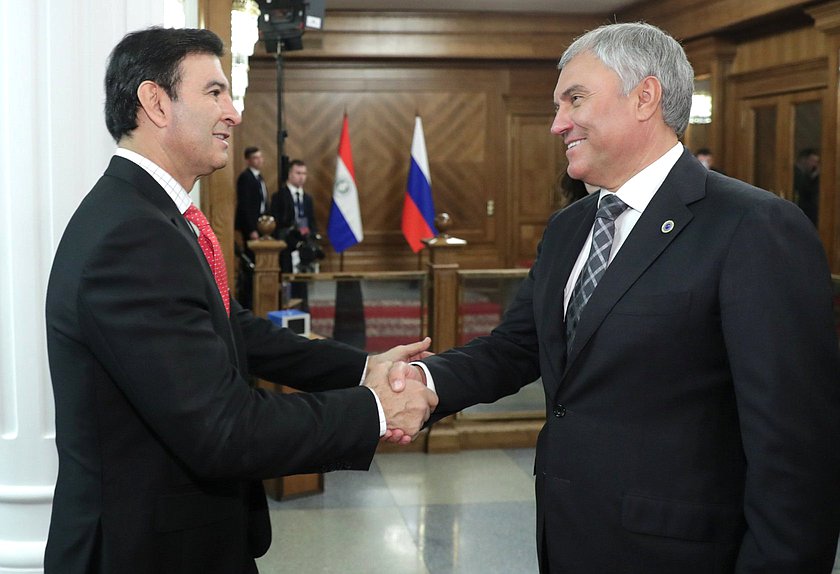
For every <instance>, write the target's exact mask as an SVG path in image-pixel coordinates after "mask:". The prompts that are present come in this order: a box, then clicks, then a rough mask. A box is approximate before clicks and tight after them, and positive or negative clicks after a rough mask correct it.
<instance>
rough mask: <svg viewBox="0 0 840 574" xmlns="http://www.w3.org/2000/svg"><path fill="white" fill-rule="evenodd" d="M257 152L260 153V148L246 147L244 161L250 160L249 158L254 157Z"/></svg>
mask: <svg viewBox="0 0 840 574" xmlns="http://www.w3.org/2000/svg"><path fill="white" fill-rule="evenodd" d="M258 151H260V148H258V147H257V146H255V145H252V146H248V147H246V148H245V159H251V156H252V155H254V154H255V153H257V152H258Z"/></svg>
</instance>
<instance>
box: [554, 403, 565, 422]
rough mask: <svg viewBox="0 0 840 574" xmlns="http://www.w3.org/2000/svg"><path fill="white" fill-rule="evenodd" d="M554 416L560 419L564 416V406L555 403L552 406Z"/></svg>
mask: <svg viewBox="0 0 840 574" xmlns="http://www.w3.org/2000/svg"><path fill="white" fill-rule="evenodd" d="M554 416H555V417H557V418H558V419H561V418H563V417H565V416H566V407H564V406H563V405H557V406H556V407H554Z"/></svg>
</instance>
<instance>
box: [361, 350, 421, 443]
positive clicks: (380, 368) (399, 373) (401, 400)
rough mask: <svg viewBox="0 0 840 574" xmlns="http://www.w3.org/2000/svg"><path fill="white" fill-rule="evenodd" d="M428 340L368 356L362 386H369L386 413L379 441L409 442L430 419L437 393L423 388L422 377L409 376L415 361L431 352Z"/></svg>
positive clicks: (414, 368) (413, 368)
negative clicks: (411, 362)
mask: <svg viewBox="0 0 840 574" xmlns="http://www.w3.org/2000/svg"><path fill="white" fill-rule="evenodd" d="M430 342H431V340H430V339H429V338H428V337H426V338H425V339H424V340H423V341H419V342H417V343H412V344H410V345H399V346H397V347H394V348H393V349H390V350H389V351H386V352H385V353H381V354H379V355H372V356H371V357H370V358H369V359H368V372H367V375H366V376H365V381H364V385H365V386H367V387H369V388H370V389H372V390H373V391H374V392H375V393H376V396H377V397H379V401H380V403H381V404H382V410H383V411H384V412H385V421H386V424H387V430H386V431H385V435H384V436H383V437H382V440H385V441H388V442H393V443H398V444H408V443H409V442H411V441H412V440H414V438H416V437H417V434H418V433H419V432H420V430H421V429H422V428H423V424H424V423H425V422H426V421H427V420H429V417H430V416H431V414H432V412H433V411H434V410H435V407H436V406H437V403H438V397H437V394H435V393H434V392H433V391H430V390H429V389H428V388H426V385H425V384H424V381H423V379H422V377H418V376H412V372H413V371H414V370H418V371H419V369H416V367H411V366H410V365H408V364H407V362H406V361H414V360H417V359H422V358H424V357H428V356H429V355H431V353H429V352H428V351H427V349H428V348H429V343H430Z"/></svg>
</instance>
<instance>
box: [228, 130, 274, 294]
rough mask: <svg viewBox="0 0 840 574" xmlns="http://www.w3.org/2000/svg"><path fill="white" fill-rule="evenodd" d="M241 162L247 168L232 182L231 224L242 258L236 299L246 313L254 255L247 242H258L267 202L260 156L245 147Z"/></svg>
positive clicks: (256, 150)
mask: <svg viewBox="0 0 840 574" xmlns="http://www.w3.org/2000/svg"><path fill="white" fill-rule="evenodd" d="M245 162H246V163H247V164H248V167H246V168H245V169H244V170H242V173H240V174H239V177H238V178H237V179H236V215H235V216H234V224H235V228H236V230H237V231H238V232H239V234H240V235H241V240H242V241H241V245H240V243H239V241H240V238H237V239H236V241H237V244H236V252H237V254H238V255H239V256H240V257H241V254H244V255H245V257H242V258H241V259H242V261H241V263H242V265H240V266H239V269H238V273H237V277H236V279H237V283H236V288H237V289H236V295H237V299H238V300H239V303H241V304H242V306H243V307H245V308H246V309H251V308H252V307H253V303H252V301H251V299H252V298H253V296H252V293H253V289H254V272H253V268H252V267H251V266H250V265H249V264H251V265H252V264H253V261H254V253H253V252H252V251H251V250H250V249H248V241H251V240H253V239H258V238H259V236H260V234H259V232H258V231H257V220H258V219H259V217H260V216H261V215H262V214H264V213H268V211H269V207H270V205H269V198H268V190H267V189H266V187H265V180H264V179H263V176H262V173H261V170H262V166H263V155H262V152H261V151H260V148H258V147H255V146H249V147H246V148H245Z"/></svg>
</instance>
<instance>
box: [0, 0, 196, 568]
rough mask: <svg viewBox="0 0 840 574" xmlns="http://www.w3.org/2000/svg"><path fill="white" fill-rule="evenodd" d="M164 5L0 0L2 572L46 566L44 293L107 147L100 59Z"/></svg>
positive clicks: (50, 431)
mask: <svg viewBox="0 0 840 574" xmlns="http://www.w3.org/2000/svg"><path fill="white" fill-rule="evenodd" d="M163 14H164V0H107V1H105V2H103V1H101V0H99V1H93V0H26V1H17V0H15V1H11V0H2V1H0V574H6V573H12V572H15V573H17V574H20V573H21V572H41V571H42V570H43V568H42V563H43V553H44V546H45V543H46V537H47V529H48V526H49V514H50V505H51V502H52V492H53V486H54V484H55V477H56V472H57V460H56V453H55V426H54V422H53V418H54V409H53V399H52V390H51V387H50V379H49V369H48V365H47V353H46V341H45V335H44V319H43V316H44V295H45V293H46V286H47V279H48V275H49V270H50V264H51V261H52V256H53V253H54V252H55V249H56V246H57V245H58V241H59V239H60V237H61V233H62V231H63V230H64V227H65V225H66V223H67V221H68V219H69V218H70V216H71V215H72V213H73V211H74V210H75V208H76V206H77V205H78V204H79V202H80V201H81V199H82V197H83V196H84V195H85V193H87V191H88V190H89V189H90V187H91V186H92V185H93V183H94V182H95V181H96V180H97V179H98V177H99V176H100V175H101V173H102V171H103V170H104V168H105V166H106V165H107V163H108V161H109V159H110V156H111V154H112V153H113V150H114V143H113V141H112V140H111V139H110V136H109V135H108V132H107V130H106V129H105V122H104V118H103V112H102V105H103V101H104V91H103V87H102V83H103V77H104V71H105V62H106V59H107V56H108V54H109V53H110V51H111V49H112V48H113V46H114V45H115V44H116V43H117V42H118V41H119V40H120V38H122V36H123V35H124V34H125V33H126V32H128V31H131V30H136V29H139V28H144V27H146V26H149V25H152V24H162V23H163ZM187 21H188V22H190V21H195V19H194V17H193V16H191V17H190V18H188V19H187Z"/></svg>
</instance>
